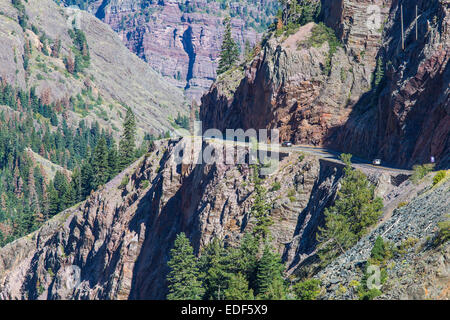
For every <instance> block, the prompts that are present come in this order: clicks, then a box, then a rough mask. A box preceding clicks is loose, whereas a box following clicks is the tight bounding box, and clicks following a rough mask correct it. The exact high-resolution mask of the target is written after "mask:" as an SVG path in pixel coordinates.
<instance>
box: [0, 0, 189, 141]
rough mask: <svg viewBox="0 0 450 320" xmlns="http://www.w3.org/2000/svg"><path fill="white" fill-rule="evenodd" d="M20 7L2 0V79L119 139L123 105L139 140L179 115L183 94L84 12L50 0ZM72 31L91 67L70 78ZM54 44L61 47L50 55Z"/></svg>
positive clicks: (74, 119) (161, 129) (32, 1)
mask: <svg viewBox="0 0 450 320" xmlns="http://www.w3.org/2000/svg"><path fill="white" fill-rule="evenodd" d="M19 3H22V5H23V9H21V7H20V6H19V9H17V8H15V7H14V6H13V5H12V3H11V1H10V0H1V2H0V4H1V8H2V9H1V14H0V24H1V28H0V30H1V36H0V47H1V52H2V55H1V56H0V77H1V78H2V79H3V81H6V82H7V83H9V84H11V85H12V86H19V87H21V88H23V89H25V87H28V88H31V87H32V86H36V88H37V90H36V91H37V94H38V96H41V95H42V94H43V93H45V92H46V94H47V96H49V100H50V101H52V102H57V101H63V104H64V105H65V108H66V109H68V113H69V114H70V116H67V115H66V118H67V119H70V120H72V122H73V123H74V124H75V125H77V124H78V120H79V119H80V118H82V117H84V118H86V120H88V122H91V121H99V122H100V124H101V126H102V127H104V128H107V129H109V130H111V129H112V131H113V133H114V135H115V136H118V135H119V134H120V132H119V131H118V128H120V127H121V118H122V117H123V116H124V110H125V108H124V105H128V106H130V107H131V108H132V109H133V111H134V112H135V114H136V115H137V118H138V126H139V128H140V129H141V130H140V135H141V136H142V135H143V132H151V133H153V134H158V133H163V132H165V131H166V130H168V129H169V128H170V127H171V126H170V122H169V120H168V117H169V116H172V117H173V118H175V117H176V115H177V114H178V112H181V113H184V112H185V109H186V106H185V105H184V103H185V101H184V98H183V94H182V92H181V90H179V89H177V88H175V87H174V86H173V85H171V84H169V83H167V81H165V80H164V79H163V78H162V77H161V76H160V75H158V74H157V73H156V72H155V71H153V70H152V69H151V68H149V67H148V65H147V64H145V63H144V62H142V61H141V60H140V59H139V58H138V57H136V56H135V55H133V54H132V53H130V52H129V51H128V50H127V48H126V47H125V46H124V45H123V44H122V42H121V41H120V39H119V37H118V36H117V35H116V34H115V33H114V32H113V31H112V30H111V28H110V27H109V26H107V25H105V24H104V23H102V22H100V21H99V20H98V19H96V18H95V17H92V16H91V15H90V14H88V13H86V12H83V11H74V10H70V9H66V10H65V9H63V8H61V7H59V6H57V5H56V4H55V3H54V2H53V1H50V0H43V1H38V0H30V1H28V2H24V1H22V2H19ZM22 17H27V18H28V19H26V20H27V22H25V23H26V26H25V28H21V26H20V25H19V22H20V21H21V20H23V18H22ZM76 28H79V29H80V30H82V31H84V34H85V38H86V43H87V48H86V49H87V51H88V55H89V56H90V64H89V66H87V67H85V68H84V69H83V70H82V71H81V72H78V73H73V74H71V73H70V72H67V67H66V66H65V63H64V62H65V60H67V59H68V57H71V58H72V59H73V60H76V59H77V55H76V52H75V51H76V50H75V49H74V46H75V41H74V39H73V38H72V37H71V35H70V33H69V31H70V30H71V32H74V31H75V30H76ZM59 41H61V43H60V48H59V49H58V50H56V49H55V51H57V53H55V54H53V51H54V50H53V49H54V48H55V46H56V45H57V44H58V42H59ZM27 42H28V43H29V44H27ZM44 43H45V45H44ZM27 46H28V47H29V49H28V48H27ZM26 50H27V52H29V51H31V53H30V54H27V53H26V52H25V51H26ZM27 56H29V58H28V61H26V62H25V61H24V60H27V59H25V57H27ZM25 67H26V68H27V70H25ZM78 94H79V95H80V96H78ZM71 97H72V98H73V99H78V101H76V100H70V98H71ZM98 97H101V98H98ZM67 100H69V102H67Z"/></svg>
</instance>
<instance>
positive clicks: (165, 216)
mask: <svg viewBox="0 0 450 320" xmlns="http://www.w3.org/2000/svg"><path fill="white" fill-rule="evenodd" d="M186 143H187V140H185V139H184V140H181V141H180V142H175V141H172V142H157V143H156V144H155V146H154V147H153V148H152V149H151V150H150V152H149V153H148V154H147V155H146V156H145V157H144V158H142V159H140V160H139V161H137V162H136V163H135V164H134V165H132V166H131V167H130V168H128V169H127V170H126V171H124V172H123V173H121V174H120V175H119V176H117V177H116V178H115V179H113V180H112V181H111V182H109V183H108V184H106V185H105V186H104V188H102V189H100V190H99V191H97V192H95V193H93V194H92V195H91V196H90V197H89V198H88V199H87V200H86V201H85V202H83V203H81V204H79V205H77V206H75V207H73V208H71V209H68V210H66V211H64V212H62V213H61V214H59V215H58V216H56V217H54V218H53V219H52V220H50V221H49V222H47V223H46V224H45V225H44V226H43V227H41V228H40V229H39V230H38V231H36V232H35V233H33V234H30V235H28V236H27V237H25V238H22V239H19V240H16V241H14V242H13V243H10V244H8V245H6V246H5V247H4V248H2V249H0V298H2V299H15V298H19V299H25V298H29V299H72V298H75V299H148V298H150V299H163V298H165V295H166V292H167V287H166V283H165V277H166V274H167V272H168V269H167V264H166V263H167V259H168V255H169V252H170V248H171V247H172V244H173V241H174V239H175V237H176V235H177V234H178V233H180V232H185V233H186V234H187V235H188V236H189V238H190V239H191V242H192V244H193V246H194V249H195V251H196V253H198V252H199V250H200V248H202V247H203V246H205V245H206V244H208V243H209V242H210V241H211V240H212V239H213V238H214V237H219V238H221V239H224V240H225V241H226V242H227V243H228V244H230V245H237V243H238V241H239V239H240V238H241V237H242V236H243V234H244V232H245V231H248V230H251V229H252V226H253V223H254V218H253V217H252V216H251V215H250V210H251V207H252V203H253V201H254V200H253V195H254V184H253V178H252V176H253V172H252V171H253V169H251V168H250V167H249V166H248V165H245V164H244V165H240V166H235V165H225V164H221V163H215V164H211V165H207V164H201V165H195V166H193V165H184V164H177V163H176V162H174V157H175V155H176V154H178V152H179V150H180V149H179V148H181V147H182V146H184V145H185V144H186ZM207 146H209V147H213V148H215V149H216V150H217V151H218V150H219V149H218V148H222V147H223V146H222V145H221V144H210V143H208V144H206V145H205V146H204V147H207ZM247 152H248V150H246V149H244V148H242V147H239V148H238V153H239V154H241V155H245V154H246V153H247ZM281 156H282V157H281V158H282V160H281V162H280V164H279V167H278V168H277V169H276V171H275V172H274V173H273V174H271V175H270V176H268V177H266V178H265V179H264V180H263V181H264V182H263V185H264V186H265V187H266V188H267V189H268V190H269V193H268V196H267V200H268V201H269V203H270V204H271V215H272V218H273V221H274V225H273V226H272V227H271V231H272V236H273V244H274V245H275V247H276V248H277V250H278V251H279V253H280V254H282V255H283V259H284V261H285V262H286V265H287V266H288V270H291V269H292V270H291V271H289V272H293V271H295V269H296V268H298V266H299V265H300V264H301V262H303V261H304V260H305V259H306V258H307V257H308V256H310V255H311V254H313V253H314V249H315V245H316V237H315V233H316V231H317V227H318V226H319V225H320V224H321V222H322V220H323V209H324V208H325V207H326V206H328V205H330V204H331V203H332V202H333V200H334V196H335V193H336V190H337V188H338V184H339V179H340V177H341V175H342V165H341V164H339V163H334V162H330V161H325V160H319V159H318V158H316V157H314V156H308V155H306V156H302V157H299V154H298V153H292V154H290V155H288V154H284V155H283V154H282V155H281ZM125 176H128V177H129V178H125V179H124V177H125ZM391 180H392V181H394V180H395V179H392V177H390V175H389V174H387V175H386V174H383V175H381V176H378V177H377V178H376V179H375V182H376V183H378V185H379V186H378V192H379V193H380V195H382V196H383V195H386V194H387V191H388V190H392V189H393V188H395V186H394V185H393V184H392V182H391ZM124 181H125V182H126V183H123V182H124ZM146 181H148V183H146ZM276 183H279V186H280V187H279V188H274V185H276ZM121 185H122V186H121ZM124 185H126V186H124Z"/></svg>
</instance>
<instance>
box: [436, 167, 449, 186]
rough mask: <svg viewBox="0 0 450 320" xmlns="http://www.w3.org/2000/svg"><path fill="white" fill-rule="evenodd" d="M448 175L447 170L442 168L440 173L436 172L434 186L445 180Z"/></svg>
mask: <svg viewBox="0 0 450 320" xmlns="http://www.w3.org/2000/svg"><path fill="white" fill-rule="evenodd" d="M446 176H447V171H446V170H441V171H439V172H438V173H436V175H435V176H434V178H433V186H435V185H437V184H438V183H439V182H441V181H442V180H444V179H445V177H446Z"/></svg>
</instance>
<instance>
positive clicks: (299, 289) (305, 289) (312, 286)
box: [292, 279, 321, 300]
mask: <svg viewBox="0 0 450 320" xmlns="http://www.w3.org/2000/svg"><path fill="white" fill-rule="evenodd" d="M320 284H321V283H320V280H318V279H308V280H305V281H301V282H298V283H296V284H295V285H294V286H293V288H292V289H293V290H294V293H295V295H296V297H297V299H298V300H316V299H317V297H318V296H319V294H320Z"/></svg>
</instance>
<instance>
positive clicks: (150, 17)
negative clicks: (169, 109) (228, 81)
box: [65, 0, 277, 100]
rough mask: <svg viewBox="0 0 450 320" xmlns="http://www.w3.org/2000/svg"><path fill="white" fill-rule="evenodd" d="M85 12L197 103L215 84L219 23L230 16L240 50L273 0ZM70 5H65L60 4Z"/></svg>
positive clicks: (94, 7) (255, 37)
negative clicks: (99, 20) (103, 23)
mask: <svg viewBox="0 0 450 320" xmlns="http://www.w3.org/2000/svg"><path fill="white" fill-rule="evenodd" d="M89 2H90V3H89V6H88V10H89V11H90V12H91V13H93V14H95V15H96V16H97V17H98V18H100V19H101V20H103V21H104V22H106V23H107V24H109V25H110V26H111V27H112V28H113V30H114V31H116V32H117V33H118V34H119V36H120V37H121V38H122V41H123V42H124V43H125V45H126V46H127V47H128V48H129V49H130V50H131V51H132V52H134V53H136V55H138V56H139V57H140V58H142V59H144V60H145V61H146V62H148V63H149V65H150V66H151V67H152V68H153V69H155V70H157V71H158V72H159V73H161V74H162V75H163V76H166V77H167V79H169V80H170V81H171V82H172V83H173V84H175V85H177V86H178V87H180V88H183V89H186V93H187V95H188V97H190V98H193V99H196V100H199V99H200V97H201V96H202V94H203V93H204V92H205V91H207V90H208V89H209V87H210V86H211V84H212V82H213V81H214V80H215V79H216V69H217V65H218V59H219V53H220V49H221V44H222V33H223V29H224V27H223V25H222V21H223V18H224V17H225V16H227V15H228V14H229V15H231V17H232V33H233V37H234V39H235V40H236V41H237V42H238V44H239V46H240V47H241V52H244V50H245V43H246V42H247V41H248V42H249V45H250V46H253V45H254V44H255V43H257V42H258V41H259V39H260V37H261V34H262V32H263V31H264V30H265V28H266V26H267V25H269V24H270V23H272V20H273V16H274V14H275V13H276V6H277V2H276V1H274V0H261V1H239V2H232V3H227V6H228V7H225V4H224V2H223V1H206V0H194V1H186V2H185V1H172V0H169V1H143V0H125V1H124V0H121V1H117V0H113V1H110V0H96V1H89ZM65 3H66V4H71V3H73V2H71V1H65Z"/></svg>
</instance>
